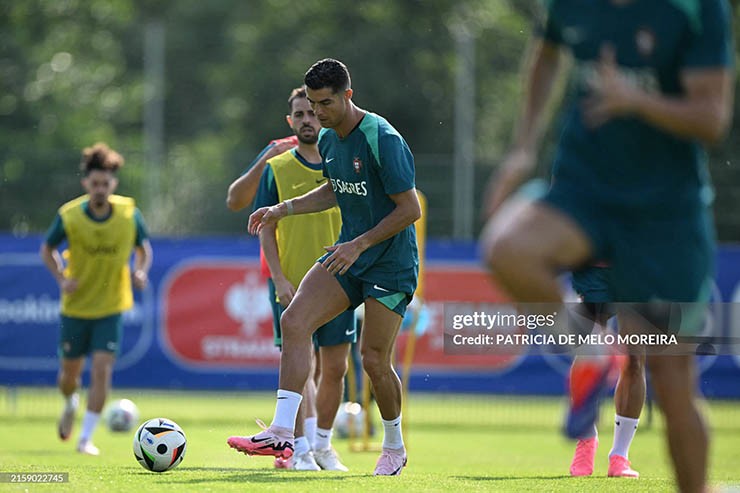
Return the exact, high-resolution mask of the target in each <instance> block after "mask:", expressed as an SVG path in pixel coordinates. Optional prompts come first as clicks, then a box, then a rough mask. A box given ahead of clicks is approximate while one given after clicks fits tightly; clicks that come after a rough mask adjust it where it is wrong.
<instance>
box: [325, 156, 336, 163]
mask: <svg viewBox="0 0 740 493" xmlns="http://www.w3.org/2000/svg"><path fill="white" fill-rule="evenodd" d="M332 161H334V158H333V157H330V158H328V159H327V160H326V164H329V163H330V162H332Z"/></svg>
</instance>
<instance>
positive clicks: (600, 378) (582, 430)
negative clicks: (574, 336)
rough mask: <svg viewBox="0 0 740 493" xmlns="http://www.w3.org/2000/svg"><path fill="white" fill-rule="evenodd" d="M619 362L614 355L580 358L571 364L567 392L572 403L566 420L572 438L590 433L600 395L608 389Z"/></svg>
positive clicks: (566, 431)
mask: <svg viewBox="0 0 740 493" xmlns="http://www.w3.org/2000/svg"><path fill="white" fill-rule="evenodd" d="M616 364H617V358H615V357H613V356H596V357H594V356H587V357H579V358H576V359H575V361H573V365H571V367H570V377H569V379H568V394H569V396H570V402H569V406H568V416H567V418H566V421H565V434H566V435H567V436H568V437H569V438H580V437H582V436H585V435H588V434H589V433H590V432H591V430H592V429H593V426H594V424H595V423H596V420H597V418H598V414H599V403H600V401H601V397H602V396H603V395H604V393H606V391H607V390H608V388H609V383H610V379H609V375H610V373H611V372H612V370H613V368H614V367H615V365H616Z"/></svg>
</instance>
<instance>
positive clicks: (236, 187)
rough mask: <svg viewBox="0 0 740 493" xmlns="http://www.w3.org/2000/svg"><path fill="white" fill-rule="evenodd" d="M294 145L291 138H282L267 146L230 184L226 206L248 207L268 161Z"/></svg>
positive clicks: (240, 208)
mask: <svg viewBox="0 0 740 493" xmlns="http://www.w3.org/2000/svg"><path fill="white" fill-rule="evenodd" d="M293 147H295V142H294V141H293V140H290V139H280V140H278V141H276V142H272V143H270V144H269V145H268V146H267V147H265V148H264V149H263V150H262V151H261V152H260V153H259V154H258V155H257V158H256V159H255V160H254V162H253V163H252V164H251V165H250V168H249V170H247V172H246V173H244V174H243V175H242V176H240V177H239V178H237V179H236V180H234V181H233V182H232V183H231V185H229V190H228V192H227V194H226V207H228V208H229V209H230V210H232V211H234V212H236V211H240V210H242V209H244V208H245V207H248V206H249V204H251V203H252V201H253V200H254V197H255V195H256V194H257V187H258V186H259V182H260V177H261V176H262V172H263V171H264V170H265V165H266V164H267V161H269V160H270V159H271V158H273V157H275V156H277V155H279V154H282V153H283V152H285V151H287V150H289V149H292V148H293Z"/></svg>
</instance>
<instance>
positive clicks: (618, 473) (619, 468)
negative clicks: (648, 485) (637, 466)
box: [606, 455, 640, 478]
mask: <svg viewBox="0 0 740 493" xmlns="http://www.w3.org/2000/svg"><path fill="white" fill-rule="evenodd" d="M606 475H607V476H609V477H610V478H639V477H640V473H639V472H637V471H635V470H634V469H632V467H631V465H630V461H628V460H627V458H626V457H622V456H621V455H612V456H611V457H609V471H608V472H607V473H606Z"/></svg>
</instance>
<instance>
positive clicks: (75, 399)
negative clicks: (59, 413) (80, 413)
mask: <svg viewBox="0 0 740 493" xmlns="http://www.w3.org/2000/svg"><path fill="white" fill-rule="evenodd" d="M79 404H80V395H79V394H78V393H77V392H73V393H72V394H70V395H66V396H64V410H65V411H76V410H77V406H78V405H79Z"/></svg>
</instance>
